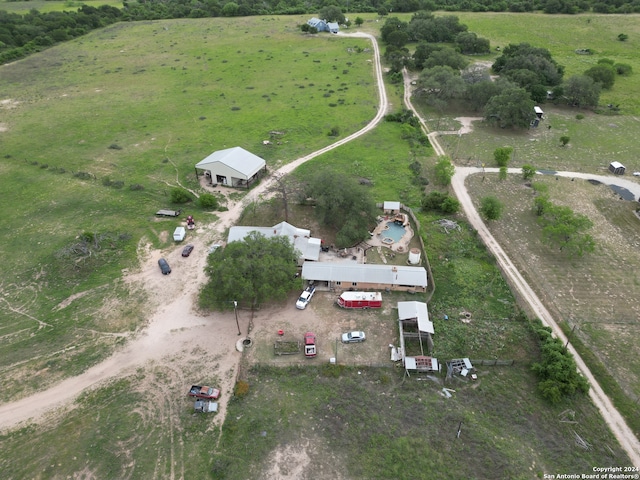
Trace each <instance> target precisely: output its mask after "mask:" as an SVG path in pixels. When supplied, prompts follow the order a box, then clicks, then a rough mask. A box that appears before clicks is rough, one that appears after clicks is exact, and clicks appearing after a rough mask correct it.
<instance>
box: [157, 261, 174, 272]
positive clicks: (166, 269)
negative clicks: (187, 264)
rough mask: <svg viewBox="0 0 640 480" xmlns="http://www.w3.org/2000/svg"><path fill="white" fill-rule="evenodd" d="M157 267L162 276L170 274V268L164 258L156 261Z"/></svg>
mask: <svg viewBox="0 0 640 480" xmlns="http://www.w3.org/2000/svg"><path fill="white" fill-rule="evenodd" d="M158 265H160V270H161V271H162V274H163V275H169V274H170V273H171V267H170V266H169V264H168V263H167V261H166V260H165V259H164V258H161V259H160V260H158Z"/></svg>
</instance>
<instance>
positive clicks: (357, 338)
mask: <svg viewBox="0 0 640 480" xmlns="http://www.w3.org/2000/svg"><path fill="white" fill-rule="evenodd" d="M365 338H366V336H365V334H364V332H349V333H343V334H342V343H358V342H364V340H365Z"/></svg>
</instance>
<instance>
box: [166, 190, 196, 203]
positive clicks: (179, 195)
mask: <svg viewBox="0 0 640 480" xmlns="http://www.w3.org/2000/svg"><path fill="white" fill-rule="evenodd" d="M169 198H170V199H171V202H172V203H187V202H190V201H191V194H190V193H189V192H187V191H186V190H185V189H184V188H180V187H174V188H172V189H171V193H170V194H169Z"/></svg>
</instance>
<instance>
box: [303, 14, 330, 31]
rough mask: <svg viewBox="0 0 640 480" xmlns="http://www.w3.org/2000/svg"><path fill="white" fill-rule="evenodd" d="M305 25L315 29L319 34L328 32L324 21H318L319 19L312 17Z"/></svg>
mask: <svg viewBox="0 0 640 480" xmlns="http://www.w3.org/2000/svg"><path fill="white" fill-rule="evenodd" d="M307 25H309V26H310V27H315V28H316V30H318V31H319V32H328V31H329V26H328V25H327V22H326V20H320V19H319V18H316V17H313V18H312V19H310V20H308V21H307Z"/></svg>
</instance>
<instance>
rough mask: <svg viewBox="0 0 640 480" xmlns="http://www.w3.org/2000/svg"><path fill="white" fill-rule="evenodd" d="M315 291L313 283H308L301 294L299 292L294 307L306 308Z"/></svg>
mask: <svg viewBox="0 0 640 480" xmlns="http://www.w3.org/2000/svg"><path fill="white" fill-rule="evenodd" d="M315 291H316V287H314V286H313V285H309V286H308V287H307V288H306V289H305V290H304V291H303V292H302V294H300V297H299V298H298V301H297V302H296V308H297V309H298V310H304V309H305V308H307V305H308V304H309V302H310V301H311V298H312V297H313V294H314V293H315Z"/></svg>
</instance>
